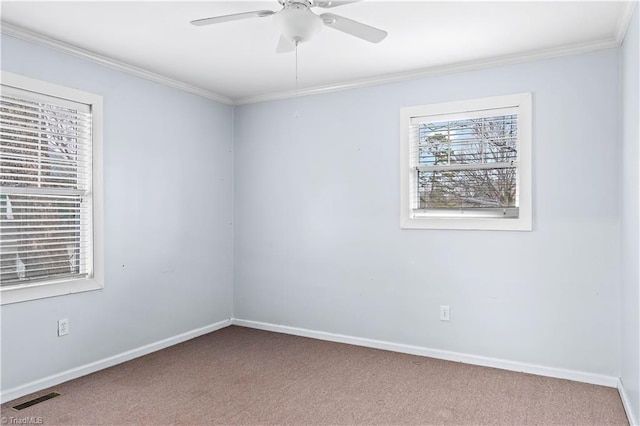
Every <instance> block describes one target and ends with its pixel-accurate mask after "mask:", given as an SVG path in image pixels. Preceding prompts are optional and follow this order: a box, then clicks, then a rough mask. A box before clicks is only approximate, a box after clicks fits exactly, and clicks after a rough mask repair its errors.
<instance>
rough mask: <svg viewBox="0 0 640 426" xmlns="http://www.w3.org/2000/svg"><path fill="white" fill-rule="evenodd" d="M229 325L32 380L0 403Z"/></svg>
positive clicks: (226, 322) (3, 395)
mask: <svg viewBox="0 0 640 426" xmlns="http://www.w3.org/2000/svg"><path fill="white" fill-rule="evenodd" d="M230 325H231V320H230V319H227V320H224V321H220V322H217V323H214V324H210V325H207V326H204V327H200V328H196V329H195V330H191V331H187V332H186V333H182V334H178V335H177V336H173V337H169V338H167V339H164V340H160V341H158V342H154V343H150V344H148V345H144V346H141V347H139V348H136V349H132V350H130V351H126V352H122V353H120V354H117V355H114V356H110V357H108V358H104V359H101V360H99V361H95V362H92V363H89V364H85V365H81V366H80V367H76V368H72V369H70V370H66V371H63V372H61V373H58V374H54V375H51V376H48V377H45V378H43V379H38V380H34V381H33V382H29V383H26V384H24V385H20V386H17V387H15V388H12V389H8V390H6V391H2V393H0V403H3V404H4V403H5V402H7V401H12V400H14V399H16V398H20V397H21V396H24V395H28V394H30V393H34V392H38V391H40V390H43V389H46V388H49V387H51V386H55V385H58V384H60V383H63V382H66V381H69V380H72V379H76V378H78V377H82V376H86V375H87V374H91V373H95V372H96V371H99V370H103V369H105V368H108V367H111V366H114V365H116V364H120V363H123V362H125V361H129V360H132V359H134V358H138V357H141V356H143V355H147V354H150V353H151V352H155V351H159V350H160V349H164V348H168V347H169V346H173V345H177V344H178V343H182V342H184V341H186V340H190V339H193V338H195V337H198V336H202V335H203V334H207V333H211V332H212V331H216V330H220V329H221V328H224V327H228V326H230Z"/></svg>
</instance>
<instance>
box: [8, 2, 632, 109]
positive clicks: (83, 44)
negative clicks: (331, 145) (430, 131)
mask: <svg viewBox="0 0 640 426" xmlns="http://www.w3.org/2000/svg"><path fill="white" fill-rule="evenodd" d="M260 9H271V10H274V11H275V10H279V9H280V6H279V4H278V3H277V1H276V0H270V1H260V2H254V1H232V2H230V1H225V2H222V1H207V2H202V1H201V2H166V1H165V2H150V1H147V2H89V1H86V2H82V1H81V2H77V1H76V2H56V1H46V2H30V1H15V2H13V1H2V3H1V14H2V21H3V22H6V23H8V24H11V25H8V26H6V27H9V26H15V27H20V28H22V29H26V30H29V31H33V32H36V33H38V34H41V35H44V36H47V37H50V38H52V39H55V40H58V41H61V42H64V43H67V44H70V45H73V46H77V47H80V48H82V49H85V50H88V51H90V52H93V53H96V54H98V55H102V56H106V57H108V58H112V59H116V60H117V61H121V62H124V63H126V64H130V65H134V66H136V67H139V68H142V69H144V70H148V71H151V72H153V73H156V74H159V75H161V76H165V77H169V78H171V79H174V80H177V81H180V82H184V83H187V84H189V85H191V86H195V87H197V88H201V89H204V90H206V91H209V92H213V93H216V94H219V95H222V96H223V97H226V98H231V100H230V101H231V102H240V103H242V102H250V101H255V100H259V99H266V98H269V97H271V98H273V97H278V96H279V95H283V94H286V92H289V93H290V92H291V91H292V90H293V89H294V88H295V61H294V60H295V55H294V54H292V53H289V54H276V53H275V47H276V44H277V41H278V37H279V34H278V31H277V29H276V28H275V26H274V24H273V21H272V19H273V18H272V17H266V18H254V19H248V20H243V21H234V22H228V23H223V24H218V25H211V26H207V27H195V26H193V25H190V23H189V21H191V20H193V19H198V18H205V17H210V16H216V15H224V14H230V13H238V12H245V11H252V10H260ZM631 10H632V7H630V4H629V3H626V2H613V1H604V2H593V1H572V2H557V1H554V2H550V1H546V2H541V1H540V2H484V1H472V2H456V1H447V2H433V1H409V2H400V1H375V0H365V1H362V2H359V3H353V4H348V5H343V6H340V7H338V8H333V9H331V10H330V11H331V12H332V13H336V14H340V15H343V16H346V17H348V18H351V19H355V20H359V21H361V22H364V23H367V24H369V25H373V26H376V27H379V28H382V29H384V30H386V31H388V32H389V36H388V37H387V39H385V40H384V41H383V42H381V43H380V44H370V43H367V42H365V41H362V40H360V39H357V38H354V37H350V36H348V35H346V34H344V33H341V32H338V31H335V30H333V29H331V28H326V27H325V28H323V29H322V31H321V32H320V33H319V34H317V35H316V36H315V38H314V39H312V40H311V41H310V42H309V43H305V44H301V45H300V48H299V83H298V84H299V89H300V90H301V91H305V89H314V88H315V89H317V90H319V88H326V89H330V88H335V87H339V86H342V85H344V84H345V83H349V82H355V81H360V82H363V81H369V82H372V81H376V79H378V80H380V79H381V78H387V79H390V78H391V79H392V78H400V77H401V76H406V75H409V74H412V73H428V72H429V71H434V70H443V69H452V68H455V67H460V66H463V65H470V64H478V63H487V62H490V61H496V60H508V59H509V58H511V59H516V60H523V59H525V58H529V57H534V56H535V57H539V56H545V55H546V56H552V55H554V54H559V53H566V52H577V51H586V50H592V49H596V48H602V47H611V46H613V45H616V44H617V43H619V42H620V37H621V35H622V33H623V32H624V30H625V28H626V25H627V22H628V16H629V15H630V11H631ZM314 11H315V12H316V13H322V11H327V10H326V9H318V8H316V9H314ZM3 31H4V29H3ZM14 32H15V31H14ZM9 33H11V32H9Z"/></svg>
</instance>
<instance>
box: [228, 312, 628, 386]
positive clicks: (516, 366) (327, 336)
mask: <svg viewBox="0 0 640 426" xmlns="http://www.w3.org/2000/svg"><path fill="white" fill-rule="evenodd" d="M231 323H232V324H233V325H237V326H240V327H248V328H255V329H259V330H266V331H274V332H277V333H284V334H292V335H295V336H303V337H310V338H312V339H319V340H328V341H330V342H338V343H347V344H350V345H356V346H365V347H368V348H375V349H383V350H387V351H393V352H401V353H405V354H410V355H420V356H426V357H430V358H437V359H443V360H447V361H455V362H463V363H465V364H473V365H480V366H483V367H493V368H500V369H502V370H510V371H519V372H522V373H530V374H536V375H538V376H546V377H554V378H557V379H566V380H573V381H576V382H583V383H591V384H594V385H600V386H607V387H612V388H616V387H618V383H619V379H618V378H617V377H613V376H605V375H601V374H594V373H588V372H584V371H576V370H566V369H562V368H554V367H545V366H542V365H535V364H526V363H522V362H518V361H508V360H504V359H498V358H488V357H484V356H478V355H469V354H464V353H459V352H451V351H444V350H440V349H431V348H425V347H421V346H412V345H405V344H402V343H392V342H385V341H382V340H373V339H366V338H362V337H353V336H346V335H343V334H334V333H327V332H324V331H314V330H307V329H304V328H297V327H289V326H285V325H278V324H269V323H264V322H258V321H248V320H242V319H237V318H232V319H231Z"/></svg>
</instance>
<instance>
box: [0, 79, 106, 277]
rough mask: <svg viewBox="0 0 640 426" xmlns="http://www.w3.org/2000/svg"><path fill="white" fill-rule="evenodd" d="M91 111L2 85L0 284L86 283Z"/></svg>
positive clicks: (88, 268)
mask: <svg viewBox="0 0 640 426" xmlns="http://www.w3.org/2000/svg"><path fill="white" fill-rule="evenodd" d="M91 129H92V115H91V107H90V106H89V105H85V104H82V103H78V102H73V101H70V100H66V99H62V98H57V97H51V96H47V95H43V94H39V93H35V92H30V91H27V90H22V89H18V88H14V87H9V86H4V85H3V86H2V92H1V95H0V148H1V149H0V285H1V286H2V287H7V286H15V285H22V284H31V283H38V282H44V281H54V280H60V279H74V278H78V279H80V278H90V277H91V276H92V274H93V247H92V199H91V197H92V168H91V166H92V135H91Z"/></svg>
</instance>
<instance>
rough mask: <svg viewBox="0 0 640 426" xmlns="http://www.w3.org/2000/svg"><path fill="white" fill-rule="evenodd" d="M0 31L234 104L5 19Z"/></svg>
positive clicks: (206, 91)
mask: <svg viewBox="0 0 640 426" xmlns="http://www.w3.org/2000/svg"><path fill="white" fill-rule="evenodd" d="M0 32H2V33H3V34H6V35H9V36H12V37H16V38H19V39H21V40H24V41H28V42H30V43H35V44H37V45H40V46H44V47H48V48H51V49H54V50H57V51H59V52H62V53H67V54H70V55H73V56H76V57H79V58H81V59H86V60H88V61H91V62H94V63H96V64H99V65H103V66H106V67H109V68H112V69H115V70H118V71H123V72H126V73H128V74H132V75H135V76H136V77H141V78H144V79H146V80H150V81H154V82H156V83H160V84H162V85H164V86H168V87H173V88H175V89H179V90H182V91H184V92H188V93H193V94H195V95H198V96H202V97H204V98H207V99H212V100H214V101H217V102H221V103H223V104H227V105H234V104H235V102H234V99H232V98H230V97H228V96H223V95H220V94H218V93H214V92H211V91H209V90H206V89H203V88H201V87H196V86H192V85H190V84H187V83H184V82H182V81H178V80H174V79H172V78H169V77H166V76H163V75H160V74H156V73H154V72H151V71H148V70H145V69H143V68H139V67H136V66H134V65H131V64H127V63H125V62H120V61H118V60H116V59H113V58H109V57H107V56H103V55H100V54H98V53H95V52H91V51H89V50H85V49H82V48H80V47H77V46H74V45H71V44H68V43H64V42H62V41H60V40H56V39H53V38H51V37H47V36H45V35H42V34H38V33H36V32H33V31H29V30H27V29H25V28H22V27H19V26H16V25H13V24H10V23H8V22H5V21H1V22H0Z"/></svg>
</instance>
